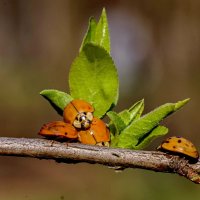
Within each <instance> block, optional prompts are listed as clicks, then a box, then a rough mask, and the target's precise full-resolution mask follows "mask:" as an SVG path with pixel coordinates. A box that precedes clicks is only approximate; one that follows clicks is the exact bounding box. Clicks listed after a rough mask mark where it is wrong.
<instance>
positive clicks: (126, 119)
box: [118, 109, 131, 126]
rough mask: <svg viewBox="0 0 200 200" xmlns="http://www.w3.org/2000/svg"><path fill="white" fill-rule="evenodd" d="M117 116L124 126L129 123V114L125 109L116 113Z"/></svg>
mask: <svg viewBox="0 0 200 200" xmlns="http://www.w3.org/2000/svg"><path fill="white" fill-rule="evenodd" d="M118 116H119V117H120V118H121V119H122V120H123V122H124V123H125V124H126V126H127V125H128V124H129V123H130V122H131V113H130V112H129V110H127V109H125V110H123V111H121V112H120V113H118Z"/></svg>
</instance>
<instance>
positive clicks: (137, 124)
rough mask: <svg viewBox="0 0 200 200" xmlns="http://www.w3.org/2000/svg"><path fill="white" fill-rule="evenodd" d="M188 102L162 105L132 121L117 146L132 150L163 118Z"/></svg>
mask: <svg viewBox="0 0 200 200" xmlns="http://www.w3.org/2000/svg"><path fill="white" fill-rule="evenodd" d="M188 101H189V99H185V100H183V101H179V102H177V103H167V104H164V105H162V106H160V107H158V108H156V109H155V110H153V111H152V112H150V113H148V114H146V115H144V116H143V117H141V118H139V119H138V120H135V121H133V122H132V123H131V124H130V125H129V126H128V127H127V128H125V129H124V130H123V131H122V133H121V134H120V135H119V138H118V144H117V146H118V147H122V148H134V147H135V146H136V145H137V144H138V142H139V141H140V139H141V138H142V137H144V136H145V135H146V134H147V133H148V132H150V131H151V130H152V129H153V128H155V127H156V126H158V125H159V123H160V122H161V121H162V120H163V119H164V118H165V117H167V116H168V115H170V114H172V113H174V112H175V111H177V110H178V109H180V108H181V107H182V106H183V105H185V104H186V103H187V102H188Z"/></svg>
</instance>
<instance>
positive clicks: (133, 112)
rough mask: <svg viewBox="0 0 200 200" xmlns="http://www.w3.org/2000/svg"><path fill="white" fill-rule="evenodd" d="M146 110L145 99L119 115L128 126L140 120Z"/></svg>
mask: <svg viewBox="0 0 200 200" xmlns="http://www.w3.org/2000/svg"><path fill="white" fill-rule="evenodd" d="M143 110H144V99H142V100H140V101H138V102H136V103H135V104H134V105H133V106H132V107H131V108H129V110H123V111H122V112H120V113H119V116H120V117H121V118H122V120H123V121H124V122H125V124H126V125H128V124H129V123H130V122H131V121H133V120H136V119H138V118H140V116H141V114H142V112H143Z"/></svg>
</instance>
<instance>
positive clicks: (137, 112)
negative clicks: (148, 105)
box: [129, 99, 144, 120]
mask: <svg viewBox="0 0 200 200" xmlns="http://www.w3.org/2000/svg"><path fill="white" fill-rule="evenodd" d="M143 110H144V99H142V100H140V101H138V102H136V103H135V104H134V105H133V106H132V107H131V108H129V112H130V114H131V120H136V119H139V118H140V116H141V115H142V112H143Z"/></svg>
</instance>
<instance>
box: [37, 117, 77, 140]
mask: <svg viewBox="0 0 200 200" xmlns="http://www.w3.org/2000/svg"><path fill="white" fill-rule="evenodd" d="M38 134H39V135H42V136H45V137H52V138H57V139H64V138H65V139H77V138H78V132H77V130H76V129H75V128H74V127H73V126H72V125H71V124H67V123H65V122H63V121H54V122H50V123H47V124H44V125H43V126H42V128H41V129H40V131H39V133H38Z"/></svg>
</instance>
